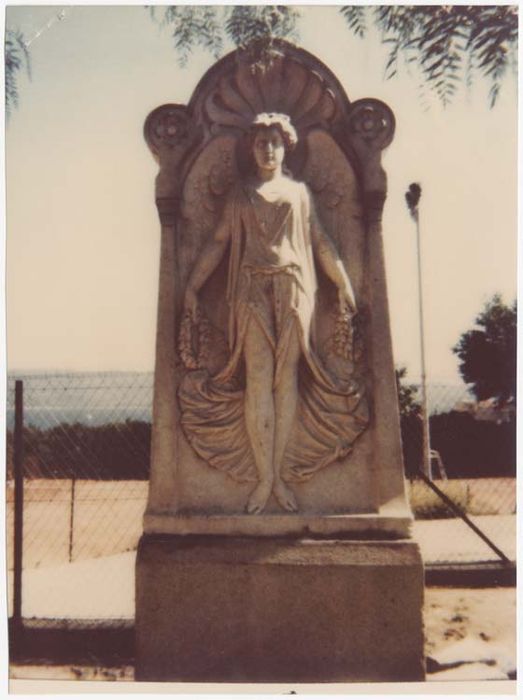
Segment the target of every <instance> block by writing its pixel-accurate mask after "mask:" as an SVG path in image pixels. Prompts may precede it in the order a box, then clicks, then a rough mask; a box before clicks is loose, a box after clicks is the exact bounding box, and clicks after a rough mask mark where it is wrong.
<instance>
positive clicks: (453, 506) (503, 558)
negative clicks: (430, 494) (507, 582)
mask: <svg viewBox="0 0 523 700" xmlns="http://www.w3.org/2000/svg"><path fill="white" fill-rule="evenodd" d="M418 473H419V476H420V478H421V480H422V481H424V482H425V483H426V484H427V486H429V487H430V488H431V489H432V490H433V491H434V493H435V494H437V495H438V496H439V497H440V498H441V500H442V501H443V503H445V505H447V506H448V507H449V508H450V509H451V511H452V512H453V513H454V514H455V515H457V516H458V517H460V518H461V519H462V520H463V522H465V523H466V524H467V525H468V526H469V527H470V529H471V530H472V531H473V532H475V533H476V535H477V536H478V537H481V539H482V540H483V542H485V544H487V545H488V546H489V547H490V549H491V550H492V551H493V552H495V554H497V556H498V557H499V558H500V559H501V561H502V562H503V563H504V564H507V565H509V564H510V563H511V561H510V559H509V558H508V557H507V555H506V554H504V553H503V552H502V551H501V549H500V548H499V547H496V545H495V544H494V542H492V540H491V539H489V538H488V537H487V536H486V535H485V534H484V533H483V532H481V530H480V529H479V527H477V526H476V525H474V523H473V522H472V520H471V519H470V518H469V517H468V515H467V514H466V513H465V511H464V510H462V509H461V508H460V507H459V506H458V505H456V504H455V503H454V501H451V500H450V498H449V497H448V496H447V495H446V494H445V493H443V491H442V490H441V489H439V488H438V487H437V486H436V484H434V483H433V482H432V481H431V480H430V479H429V478H428V477H427V476H426V475H425V474H424V473H423V472H422V471H421V470H420V471H419V472H418Z"/></svg>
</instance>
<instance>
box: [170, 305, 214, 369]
mask: <svg viewBox="0 0 523 700" xmlns="http://www.w3.org/2000/svg"><path fill="white" fill-rule="evenodd" d="M211 331H212V329H211V324H210V323H209V321H208V319H206V318H205V317H204V316H203V315H202V314H201V313H200V312H197V315H196V319H193V317H192V315H191V313H190V312H188V311H186V312H185V313H184V315H183V318H182V322H181V325H180V334H179V337H178V352H179V353H180V357H181V360H182V362H183V364H184V366H185V367H186V368H187V369H191V370H193V369H201V368H202V367H204V366H205V361H206V360H207V359H208V357H209V352H210V346H211Z"/></svg>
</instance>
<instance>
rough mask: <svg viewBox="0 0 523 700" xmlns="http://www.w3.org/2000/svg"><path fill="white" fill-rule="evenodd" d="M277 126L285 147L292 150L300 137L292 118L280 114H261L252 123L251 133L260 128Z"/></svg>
mask: <svg viewBox="0 0 523 700" xmlns="http://www.w3.org/2000/svg"><path fill="white" fill-rule="evenodd" d="M271 126H276V127H278V129H280V131H281V132H282V136H283V140H284V142H285V147H286V148H287V149H289V150H292V149H293V148H294V146H295V145H296V144H297V143H298V135H297V133H296V129H295V128H294V127H293V125H292V123H291V120H290V117H288V116H287V115H286V114H281V113H279V112H261V113H260V114H257V115H256V116H255V117H254V119H253V120H252V123H251V131H252V130H255V129H259V128H266V129H268V128H270V127H271Z"/></svg>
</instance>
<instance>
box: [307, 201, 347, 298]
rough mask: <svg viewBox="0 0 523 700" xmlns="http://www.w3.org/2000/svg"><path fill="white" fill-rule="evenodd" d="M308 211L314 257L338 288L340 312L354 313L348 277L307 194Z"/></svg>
mask: <svg viewBox="0 0 523 700" xmlns="http://www.w3.org/2000/svg"><path fill="white" fill-rule="evenodd" d="M307 197H308V200H309V201H308V210H309V225H310V231H311V240H312V245H313V248H314V253H315V255H316V259H317V261H318V262H319V263H320V265H321V267H322V269H323V271H324V272H325V274H326V275H327V277H328V278H329V279H330V280H331V282H333V284H335V285H336V287H337V288H338V298H339V302H340V306H341V308H342V311H343V310H345V308H346V307H348V308H349V309H350V310H351V311H356V299H355V297H354V291H353V289H352V285H351V283H350V279H349V276H348V274H347V272H346V270H345V266H344V265H343V262H342V261H341V259H340V256H339V255H338V253H337V252H336V249H335V247H334V245H333V244H332V242H331V240H330V238H329V237H328V236H327V234H326V233H325V231H324V230H323V227H322V225H321V224H320V222H319V220H318V217H317V215H316V212H315V210H314V204H313V202H312V198H311V197H310V195H309V193H308V192H307Z"/></svg>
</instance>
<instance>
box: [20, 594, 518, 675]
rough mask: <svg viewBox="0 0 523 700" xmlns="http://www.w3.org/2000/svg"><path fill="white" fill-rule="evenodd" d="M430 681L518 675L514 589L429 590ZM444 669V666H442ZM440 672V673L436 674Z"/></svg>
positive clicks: (115, 671)
mask: <svg viewBox="0 0 523 700" xmlns="http://www.w3.org/2000/svg"><path fill="white" fill-rule="evenodd" d="M424 621H425V637H426V643H425V651H426V655H427V657H429V659H428V666H427V671H428V675H427V681H430V682H435V681H442V682H443V681H471V680H506V679H508V678H510V677H513V676H511V674H512V673H513V671H514V669H515V660H516V658H515V650H516V590H515V589H514V588H486V589H464V588H427V589H426V593H425V607H424ZM438 664H439V666H438ZM436 669H439V670H436ZM10 677H11V678H12V679H32V680H37V679H41V680H88V681H130V680H133V677H134V669H133V667H132V666H122V667H118V668H102V667H94V666H36V665H23V666H22V665H18V666H12V667H11V669H10Z"/></svg>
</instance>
